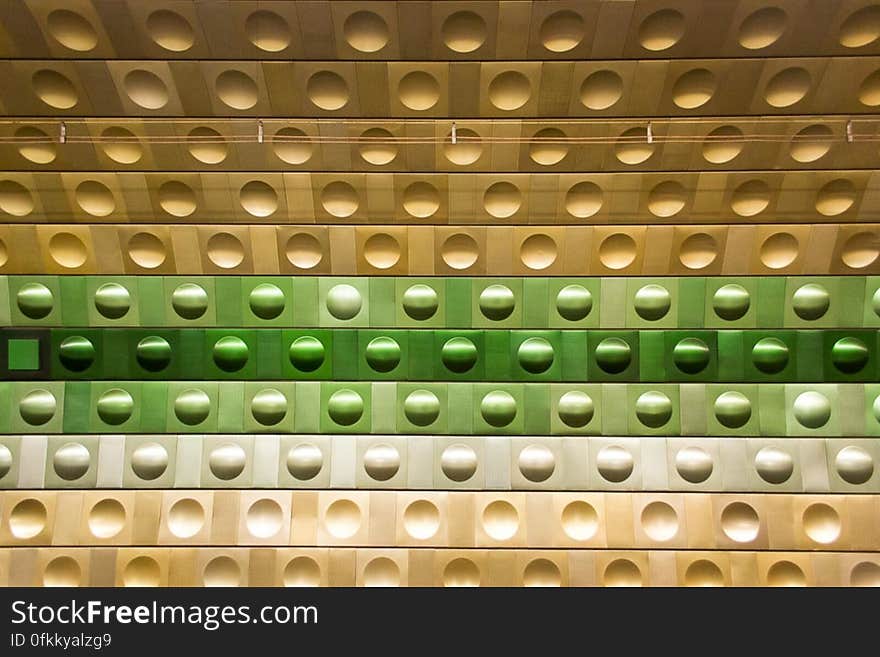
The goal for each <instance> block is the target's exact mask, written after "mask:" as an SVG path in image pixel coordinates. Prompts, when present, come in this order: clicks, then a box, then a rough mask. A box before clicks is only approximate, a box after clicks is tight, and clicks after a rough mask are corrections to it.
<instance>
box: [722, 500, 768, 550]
mask: <svg viewBox="0 0 880 657" xmlns="http://www.w3.org/2000/svg"><path fill="white" fill-rule="evenodd" d="M760 528H761V521H760V520H759V518H758V512H757V511H755V509H754V508H753V507H751V506H750V505H748V504H746V503H745V502H731V503H730V504H728V505H727V506H726V507H724V509H723V510H722V511H721V531H723V532H724V535H725V536H727V538H729V539H730V540H731V541H734V542H735V543H751V542H752V541H754V540H755V539H756V538H758V531H759V530H760Z"/></svg>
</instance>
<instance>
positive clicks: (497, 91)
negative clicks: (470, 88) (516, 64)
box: [489, 71, 532, 112]
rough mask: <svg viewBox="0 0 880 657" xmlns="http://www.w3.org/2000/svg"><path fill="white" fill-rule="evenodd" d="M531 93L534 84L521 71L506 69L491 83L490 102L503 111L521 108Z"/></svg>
mask: <svg viewBox="0 0 880 657" xmlns="http://www.w3.org/2000/svg"><path fill="white" fill-rule="evenodd" d="M531 95H532V84H531V82H529V79H528V78H527V77H526V76H525V75H523V74H522V73H520V72H519V71H504V72H503V73H499V74H498V75H496V76H495V77H494V78H493V79H492V81H491V82H490V83H489V102H490V103H492V105H493V106H494V107H495V108H496V109H499V110H501V111H503V112H512V111H514V110H518V109H520V108H521V107H522V106H523V105H525V104H526V103H527V102H528V101H529V98H530V97H531Z"/></svg>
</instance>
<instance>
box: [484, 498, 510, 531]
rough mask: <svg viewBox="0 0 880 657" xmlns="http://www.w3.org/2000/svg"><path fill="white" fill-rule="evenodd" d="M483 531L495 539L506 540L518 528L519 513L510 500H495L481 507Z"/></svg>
mask: <svg viewBox="0 0 880 657" xmlns="http://www.w3.org/2000/svg"><path fill="white" fill-rule="evenodd" d="M481 520H482V524H483V531H485V532H486V534H488V536H489V537H490V538H492V539H494V540H496V541H507V540H509V539H511V538H513V537H514V536H515V535H516V532H517V531H518V530H519V513H517V511H516V507H514V506H513V505H512V504H511V503H510V502H507V501H505V500H495V501H494V502H490V503H489V504H487V505H486V507H485V508H484V509H483V513H482V517H481Z"/></svg>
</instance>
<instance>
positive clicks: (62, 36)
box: [46, 9, 98, 52]
mask: <svg viewBox="0 0 880 657" xmlns="http://www.w3.org/2000/svg"><path fill="white" fill-rule="evenodd" d="M46 28H47V30H48V31H49V34H51V35H52V38H53V39H55V40H56V41H57V42H58V43H60V44H61V45H62V46H64V47H65V48H69V49H70V50H75V51H77V52H89V51H90V50H94V49H95V46H97V45H98V33H97V32H96V31H95V28H94V27H93V26H92V24H91V23H90V22H89V20H88V19H87V18H86V17H85V16H82V15H81V14H77V13H76V12H74V11H70V10H68V9H55V10H54V11H51V12H49V15H48V16H47V17H46Z"/></svg>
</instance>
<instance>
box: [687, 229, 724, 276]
mask: <svg viewBox="0 0 880 657" xmlns="http://www.w3.org/2000/svg"><path fill="white" fill-rule="evenodd" d="M717 257H718V243H717V242H716V241H715V238H714V237H712V236H711V235H709V234H708V233H693V234H691V235H688V236H687V237H686V238H685V239H684V241H682V243H681V246H680V247H679V249H678V261H679V262H680V263H681V264H683V265H684V266H685V267H687V268H688V269H694V270H697V269H705V268H706V267H708V266H709V265H711V264H712V263H713V262H715V259H716V258H717Z"/></svg>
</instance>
